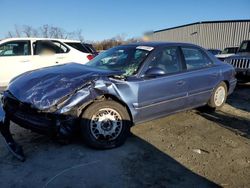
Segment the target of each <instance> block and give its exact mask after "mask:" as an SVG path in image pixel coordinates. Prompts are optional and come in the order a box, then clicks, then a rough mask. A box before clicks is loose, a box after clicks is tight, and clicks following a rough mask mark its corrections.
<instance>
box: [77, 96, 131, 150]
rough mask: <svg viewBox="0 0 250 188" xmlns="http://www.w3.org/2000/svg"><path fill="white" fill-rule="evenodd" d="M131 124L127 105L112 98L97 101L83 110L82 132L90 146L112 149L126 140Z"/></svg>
mask: <svg viewBox="0 0 250 188" xmlns="http://www.w3.org/2000/svg"><path fill="white" fill-rule="evenodd" d="M114 120H116V121H115V123H114ZM131 125H132V123H131V120H130V116H129V114H128V112H127V109H126V107H124V106H122V105H121V104H119V103H117V102H115V101H112V100H105V101H97V102H94V103H93V104H91V105H90V106H89V107H88V108H87V109H86V110H85V111H84V112H83V114H82V119H81V132H82V135H83V138H84V140H85V143H86V144H87V145H88V146H90V147H93V148H96V149H111V148H115V147H118V146H121V145H122V144H123V143H124V142H125V141H126V139H127V137H128V135H129V132H130V127H131Z"/></svg>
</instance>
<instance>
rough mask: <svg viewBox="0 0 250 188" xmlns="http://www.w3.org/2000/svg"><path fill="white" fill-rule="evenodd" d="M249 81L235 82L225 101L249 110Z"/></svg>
mask: <svg viewBox="0 0 250 188" xmlns="http://www.w3.org/2000/svg"><path fill="white" fill-rule="evenodd" d="M249 93H250V83H246V84H237V87H236V88H235V91H234V92H233V93H232V94H231V95H230V96H229V97H228V100H227V103H228V104H229V105H231V106H233V107H235V108H238V109H241V110H244V111H247V112H250V95H249Z"/></svg>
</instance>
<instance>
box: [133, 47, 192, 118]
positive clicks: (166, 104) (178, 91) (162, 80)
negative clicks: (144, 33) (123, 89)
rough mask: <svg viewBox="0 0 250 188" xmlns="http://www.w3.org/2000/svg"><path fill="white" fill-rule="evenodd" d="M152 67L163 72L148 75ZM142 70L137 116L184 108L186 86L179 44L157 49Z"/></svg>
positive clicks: (155, 115)
mask: <svg viewBox="0 0 250 188" xmlns="http://www.w3.org/2000/svg"><path fill="white" fill-rule="evenodd" d="M153 69H158V70H161V71H163V72H164V74H162V75H155V76H150V75H148V74H149V72H150V71H151V70H153ZM145 70H146V71H145V73H144V74H142V78H141V79H142V80H141V81H140V82H139V83H138V103H137V104H134V106H135V108H136V109H137V110H138V119H143V120H147V119H154V118H156V117H160V116H164V115H166V114H169V113H173V112H176V111H178V110H181V109H183V108H185V105H186V100H185V97H186V96H187V86H186V81H185V79H183V78H182V64H181V59H180V53H179V48H178V47H176V46H174V47H164V48H162V49H160V50H159V51H158V52H156V53H155V55H153V57H152V59H151V60H150V61H149V64H148V65H147V68H146V69H145ZM139 121H140V120H139Z"/></svg>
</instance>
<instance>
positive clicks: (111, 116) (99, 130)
mask: <svg viewBox="0 0 250 188" xmlns="http://www.w3.org/2000/svg"><path fill="white" fill-rule="evenodd" d="M90 128H91V133H92V135H93V136H94V137H95V138H96V139H98V140H108V141H110V140H114V139H116V138H117V137H118V136H119V135H120V133H121V130H122V117H121V115H120V114H119V113H118V112H117V111H116V110H114V109H112V108H103V109H100V110H99V111H97V112H96V113H95V114H94V115H93V116H92V118H91V121H90Z"/></svg>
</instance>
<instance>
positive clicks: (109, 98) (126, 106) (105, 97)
mask: <svg viewBox="0 0 250 188" xmlns="http://www.w3.org/2000/svg"><path fill="white" fill-rule="evenodd" d="M102 100H113V101H115V102H117V103H119V104H121V105H122V106H124V107H125V108H126V110H127V112H128V114H129V117H130V120H131V122H133V116H132V113H131V111H130V109H129V107H128V105H127V104H126V103H125V102H123V101H122V100H120V99H119V98H118V97H116V96H114V95H110V94H104V95H101V96H99V97H97V98H95V99H94V100H93V101H92V102H90V103H88V104H87V105H86V106H84V108H82V109H81V115H82V114H83V112H84V111H85V110H86V109H87V108H88V107H89V106H90V105H92V104H93V103H95V101H102Z"/></svg>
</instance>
